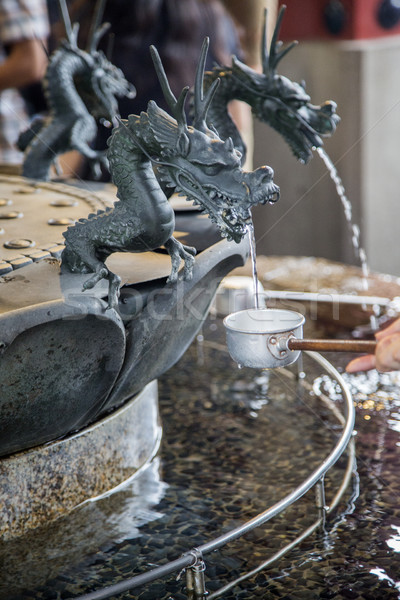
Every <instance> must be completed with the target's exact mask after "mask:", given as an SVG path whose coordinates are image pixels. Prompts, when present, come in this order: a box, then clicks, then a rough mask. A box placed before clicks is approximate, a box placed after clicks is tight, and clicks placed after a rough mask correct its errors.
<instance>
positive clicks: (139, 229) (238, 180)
mask: <svg viewBox="0 0 400 600" xmlns="http://www.w3.org/2000/svg"><path fill="white" fill-rule="evenodd" d="M207 49H208V40H207V39H206V40H205V42H204V44H203V48H202V52H201V56H200V60H199V65H198V69H197V73H196V81H195V87H194V120H193V125H191V126H189V125H188V124H187V120H186V116H185V110H184V107H185V100H186V97H187V94H188V91H189V88H188V87H186V88H184V89H183V90H182V92H181V94H180V96H179V98H178V99H176V98H175V96H174V94H173V93H172V91H171V89H170V86H169V83H168V80H167V77H166V74H165V71H164V69H163V66H162V64H161V61H160V58H159V55H158V53H157V51H156V49H155V48H154V47H152V48H151V53H152V58H153V62H154V65H155V69H156V71H157V75H158V78H159V80H160V83H161V86H162V89H163V93H164V95H165V98H166V100H167V104H168V106H169V108H170V110H171V113H172V116H170V115H169V114H167V113H166V112H165V111H163V110H162V109H160V108H159V107H158V106H157V104H156V103H155V102H154V101H150V102H149V104H148V108H147V112H142V114H141V115H140V116H136V115H130V116H129V117H128V119H127V120H119V126H118V127H116V128H115V129H114V130H113V133H112V135H111V136H110V138H109V140H108V143H109V150H108V159H109V167H110V172H111V177H112V180H113V183H114V184H115V185H116V186H117V188H118V193H117V197H118V198H119V200H118V201H117V202H116V203H115V205H114V207H112V208H110V209H109V210H106V211H99V212H97V213H96V214H92V215H89V216H88V218H87V219H81V220H80V221H79V222H78V223H76V224H75V225H73V226H71V227H69V228H68V229H67V231H66V232H65V233H64V237H65V246H66V247H65V250H64V252H63V254H62V268H63V269H65V268H67V269H68V270H69V271H72V272H76V273H92V275H91V277H90V278H89V279H88V280H87V281H86V282H85V283H84V286H83V287H84V290H87V289H90V288H92V287H94V286H95V285H96V284H97V283H98V282H99V281H100V280H101V279H108V281H109V298H108V302H109V304H108V305H109V307H113V308H116V307H117V304H118V295H119V287H120V278H119V277H118V276H117V275H116V274H114V273H112V272H110V271H109V269H108V268H107V266H106V265H105V260H106V259H107V257H108V256H109V255H110V254H112V253H113V252H146V251H149V250H155V249H157V248H159V247H160V246H164V247H165V249H166V250H167V252H168V254H169V255H170V257H171V263H172V269H171V274H170V276H169V281H176V280H177V277H178V269H179V266H180V261H181V259H183V260H184V261H185V265H184V278H188V279H189V278H190V277H191V275H192V269H193V263H194V255H195V252H196V251H195V249H194V248H192V247H188V246H184V245H182V244H181V243H180V242H179V241H177V240H176V239H175V238H174V237H173V232H174V226H175V217H174V211H173V209H172V207H171V205H170V204H169V202H168V200H167V197H166V196H165V194H164V192H163V190H162V189H161V187H160V183H159V180H160V181H161V182H162V183H163V185H164V186H166V187H170V188H173V189H174V190H175V191H176V192H178V193H179V194H180V195H183V196H185V197H186V198H187V199H188V200H191V201H193V202H194V203H195V204H198V205H201V207H202V210H203V211H204V212H206V213H208V215H209V217H210V218H211V220H212V221H213V222H214V223H215V224H216V226H217V227H218V229H219V231H220V234H221V236H222V237H226V238H227V239H228V240H234V241H236V242H240V241H241V239H242V238H243V237H244V236H245V235H246V233H247V227H248V225H249V224H251V207H252V206H253V205H255V204H258V203H261V204H265V203H267V202H275V201H276V200H277V199H278V198H279V188H278V187H277V186H276V185H275V184H274V182H273V171H272V169H271V168H270V167H267V166H264V167H260V168H258V169H257V170H256V171H253V172H244V171H243V170H242V168H241V164H240V153H239V152H238V151H237V150H236V149H235V147H234V144H233V142H232V140H231V139H227V140H225V141H223V140H221V138H220V137H219V136H218V134H217V132H216V130H215V129H210V128H209V127H208V125H207V122H206V118H207V112H208V110H209V107H210V104H211V101H212V99H213V97H214V94H215V92H216V89H217V87H218V81H216V82H214V83H213V84H212V85H211V86H210V88H209V89H208V91H207V93H206V94H203V77H204V64H205V60H206V55H207ZM153 165H156V167H157V169H156V174H157V175H156V174H155V170H154V169H153Z"/></svg>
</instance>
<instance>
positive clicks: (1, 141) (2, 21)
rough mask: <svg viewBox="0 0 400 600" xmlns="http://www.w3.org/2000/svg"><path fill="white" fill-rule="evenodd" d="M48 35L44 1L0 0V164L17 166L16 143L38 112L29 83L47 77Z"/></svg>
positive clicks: (18, 156) (18, 153)
mask: <svg viewBox="0 0 400 600" xmlns="http://www.w3.org/2000/svg"><path fill="white" fill-rule="evenodd" d="M48 35H49V22H48V13H47V6H46V1H45V0H0V163H2V164H3V165H4V164H12V165H17V164H20V163H21V161H22V154H21V152H19V151H18V150H17V148H16V146H15V142H16V140H17V138H18V135H19V133H20V132H21V131H23V130H24V129H26V127H27V126H28V124H29V114H30V113H34V112H35V107H34V106H32V105H31V103H30V102H29V101H28V98H32V100H33V98H34V94H31V93H30V86H31V84H34V83H35V82H40V81H41V80H42V78H43V76H44V73H45V70H46V65H47V55H46V50H45V48H46V43H47V38H48Z"/></svg>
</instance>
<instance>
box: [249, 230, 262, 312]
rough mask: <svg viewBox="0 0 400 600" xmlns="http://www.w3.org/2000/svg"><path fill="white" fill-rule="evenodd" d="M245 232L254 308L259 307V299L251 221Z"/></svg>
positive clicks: (254, 240) (254, 243)
mask: <svg viewBox="0 0 400 600" xmlns="http://www.w3.org/2000/svg"><path fill="white" fill-rule="evenodd" d="M246 228H247V233H248V236H249V245H250V257H251V266H252V272H253V287H254V308H260V300H259V297H258V275H257V261H256V238H255V235H254V225H253V223H251V224H249V225H246Z"/></svg>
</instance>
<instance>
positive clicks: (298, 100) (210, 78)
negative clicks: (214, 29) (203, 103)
mask: <svg viewBox="0 0 400 600" xmlns="http://www.w3.org/2000/svg"><path fill="white" fill-rule="evenodd" d="M285 9H286V7H285V6H282V7H281V9H280V11H279V15H278V18H277V22H276V26H275V29H274V33H273V36H272V40H271V45H270V51H269V52H268V46H267V33H266V32H267V11H265V13H264V27H263V37H262V44H261V55H262V66H263V72H262V73H257V71H255V70H253V69H251V68H250V67H248V66H247V65H245V64H243V63H242V62H240V61H239V60H238V59H237V58H236V57H232V66H231V67H227V66H222V67H221V66H216V67H215V68H214V69H213V70H212V71H207V72H206V73H205V77H204V84H205V87H207V88H208V87H209V86H211V85H212V84H213V82H214V81H215V80H216V79H219V80H220V85H219V87H218V90H217V92H216V97H215V101H214V102H213V104H212V106H211V107H210V110H209V113H208V121H209V123H212V124H213V126H214V127H215V128H216V129H217V131H218V133H219V135H220V136H221V138H223V139H226V138H228V137H231V138H232V139H233V141H234V144H235V147H236V148H238V149H239V150H240V151H241V152H242V155H243V159H242V160H243V162H244V159H245V155H246V148H245V145H244V143H243V140H242V138H241V136H240V133H239V131H238V130H237V128H236V126H235V124H234V122H233V121H232V119H231V117H230V115H229V113H228V103H229V102H230V101H231V100H234V99H236V100H241V101H243V102H246V103H247V104H249V105H250V106H251V108H252V112H253V114H254V116H255V117H256V118H257V119H259V120H260V121H263V122H264V123H267V124H268V125H270V126H271V127H273V128H274V129H275V130H276V131H277V132H278V133H280V134H281V135H282V137H283V138H284V139H285V140H286V142H287V143H288V144H289V146H290V148H291V149H292V151H293V153H294V155H295V156H296V158H298V159H299V160H300V161H301V162H303V163H307V162H308V161H309V160H310V158H311V157H312V150H313V148H314V147H319V146H322V144H323V141H322V139H321V138H322V137H323V136H329V135H331V134H332V133H334V131H335V129H336V125H337V124H338V122H339V120H340V118H339V117H338V115H337V114H336V104H335V103H334V102H331V101H327V102H325V103H324V104H322V105H321V106H315V105H313V104H311V101H310V100H311V99H310V96H309V95H308V94H307V93H306V91H305V87H304V84H299V83H296V82H293V81H291V80H290V79H288V78H287V77H284V76H282V75H279V74H277V72H276V68H277V66H278V63H279V62H280V61H281V60H282V58H283V57H284V56H286V54H287V53H288V52H289V51H290V50H291V49H292V48H293V47H294V46H295V45H296V44H297V42H292V43H291V44H289V45H288V46H287V47H286V48H283V49H282V42H280V41H278V36H279V31H280V27H281V23H282V19H283V16H284V13H285Z"/></svg>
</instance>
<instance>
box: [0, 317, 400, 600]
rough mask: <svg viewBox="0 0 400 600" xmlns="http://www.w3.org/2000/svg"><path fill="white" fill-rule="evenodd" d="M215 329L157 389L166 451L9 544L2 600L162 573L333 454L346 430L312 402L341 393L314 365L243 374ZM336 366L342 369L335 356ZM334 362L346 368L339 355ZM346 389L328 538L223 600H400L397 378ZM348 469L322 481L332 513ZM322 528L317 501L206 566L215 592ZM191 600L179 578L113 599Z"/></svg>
mask: <svg viewBox="0 0 400 600" xmlns="http://www.w3.org/2000/svg"><path fill="white" fill-rule="evenodd" d="M221 329H222V328H221V323H220V322H219V321H211V320H210V321H208V322H207V323H206V325H205V327H204V329H203V335H204V340H205V341H204V342H203V343H202V344H199V343H198V342H195V343H194V344H193V345H192V346H191V348H190V349H189V350H188V351H187V353H186V354H185V356H184V357H183V359H182V360H181V361H180V362H179V363H178V365H176V366H175V367H174V368H173V369H171V370H170V371H169V372H168V373H167V374H166V375H164V376H163V377H162V378H161V380H160V382H159V396H160V412H161V417H162V422H163V431H164V433H163V442H162V446H161V450H160V452H159V456H158V457H157V459H156V460H155V461H153V463H152V464H151V465H149V467H148V468H147V469H146V470H145V471H143V472H142V474H141V475H140V476H139V477H137V478H136V479H134V480H133V481H132V482H131V483H129V484H128V485H127V486H126V487H125V488H124V489H123V490H121V491H120V492H118V493H115V494H113V495H111V496H109V497H108V498H103V499H101V500H98V501H96V502H92V503H87V504H85V505H83V506H81V507H80V508H78V509H77V510H75V511H74V512H73V513H71V514H70V515H69V516H68V517H65V518H62V519H59V520H58V521H56V522H55V523H52V524H51V525H50V526H49V527H47V528H41V529H38V530H36V531H34V532H33V533H32V534H30V535H29V536H25V537H24V538H23V539H19V540H15V541H13V542H9V543H7V544H2V545H1V547H0V562H1V563H2V565H3V567H2V578H1V582H0V598H1V600H3V599H4V600H5V599H7V600H22V599H23V600H33V599H35V600H36V599H39V600H40V599H42V600H50V599H60V600H61V599H67V598H71V599H72V598H76V597H78V596H79V595H81V594H84V593H88V592H90V591H94V590H98V589H100V588H102V587H105V586H107V585H111V584H114V583H117V582H118V581H122V580H124V579H127V578H129V577H132V576H134V575H137V574H139V573H142V572H144V571H146V570H148V569H150V568H152V567H154V566H156V565H159V564H165V563H166V562H167V561H168V560H172V559H176V558H178V557H179V556H180V555H181V554H182V553H183V552H185V551H188V550H190V549H191V548H193V547H195V546H198V545H200V544H202V543H204V542H206V541H208V540H212V539H213V538H215V537H217V536H218V535H220V534H221V533H222V532H226V531H229V530H230V529H232V528H234V527H236V526H238V525H239V524H241V523H243V522H245V521H246V520H248V519H250V518H252V517H254V516H256V515H257V514H258V513H260V512H262V511H264V510H265V509H266V508H268V507H270V506H271V505H273V504H274V503H275V502H277V501H278V500H280V499H281V498H282V497H283V496H285V494H287V493H289V492H290V491H291V490H292V489H293V488H295V487H296V486H298V485H299V484H300V483H301V482H302V481H303V480H304V479H305V478H306V477H307V476H308V475H310V473H311V472H312V471H313V469H315V468H316V467H317V466H318V465H319V464H320V462H322V460H323V459H324V458H325V457H326V456H327V455H328V454H329V452H330V451H331V449H332V448H333V445H334V443H335V441H336V440H337V438H338V436H339V435H340V432H341V427H340V426H339V425H338V422H337V420H336V418H335V416H334V415H333V413H332V411H331V410H330V409H329V408H328V407H327V405H326V404H325V403H323V402H321V399H320V398H319V397H318V395H317V394H316V393H315V392H317V393H318V392H319V391H323V392H324V393H325V394H326V395H328V396H330V397H331V398H332V400H333V401H334V402H335V403H336V404H337V405H338V406H339V407H341V405H342V403H341V400H340V395H339V394H338V389H337V386H336V384H335V383H334V382H333V381H332V380H331V379H330V378H329V377H328V376H327V375H326V374H324V373H323V372H322V369H321V367H319V366H318V365H316V364H315V363H314V362H313V361H312V360H311V359H309V358H308V357H306V358H305V360H304V369H305V371H306V373H307V377H306V379H305V381H306V385H304V384H301V385H299V384H298V383H297V382H296V378H295V376H294V375H293V374H295V373H296V370H297V366H296V365H294V366H293V367H290V368H289V369H285V370H284V371H283V370H282V371H281V370H274V371H270V372H267V371H265V372H262V371H254V370H253V371H252V370H248V369H242V370H239V369H238V368H237V367H236V365H235V364H234V363H233V362H232V360H231V359H230V357H229V355H228V354H227V352H226V349H225V342H224V334H223V332H222V330H221ZM329 358H330V359H331V360H332V361H333V362H334V363H335V365H337V364H338V362H339V361H338V360H337V357H336V356H334V355H332V354H331V355H329ZM340 360H341V362H342V364H343V365H344V364H345V362H346V360H345V357H343V356H342V357H341V358H340ZM291 373H292V375H291ZM346 379H347V381H348V382H349V384H350V385H351V388H352V390H353V393H354V400H355V403H356V410H357V417H356V429H357V432H358V435H357V439H356V452H357V475H356V476H355V477H354V481H353V485H352V486H351V487H350V489H349V490H348V491H347V492H346V494H345V495H344V497H343V499H342V500H341V502H340V504H339V507H338V509H337V510H336V512H335V513H334V514H332V515H331V516H330V518H329V521H328V523H327V528H326V531H325V533H319V534H318V533H317V534H312V535H311V536H310V537H309V538H307V539H306V540H305V541H304V542H303V543H302V544H301V545H300V546H297V547H296V548H295V549H294V550H292V551H291V552H289V553H288V554H287V555H286V556H285V557H283V558H281V559H280V560H279V561H277V562H276V563H274V564H273V565H272V566H270V567H268V568H267V569H265V570H263V571H261V572H259V573H257V574H255V575H254V576H252V577H251V578H250V579H248V580H246V581H243V582H241V583H240V584H238V585H236V586H235V587H233V588H232V589H230V590H229V591H226V592H225V593H224V594H223V595H222V596H221V597H222V598H224V599H226V600H236V599H242V598H243V599H252V598H263V599H264V600H268V599H278V598H279V599H281V600H297V599H301V600H311V599H314V598H315V599H320V598H323V599H334V600H335V599H337V600H338V599H355V600H375V599H381V598H382V599H385V600H392V599H395V598H399V597H400V560H399V551H400V505H399V502H398V498H399V496H400V412H399V405H400V400H399V394H398V389H399V383H400V376H399V374H392V375H385V376H380V377H378V376H377V375H376V374H371V375H368V376H366V375H362V376H346ZM308 386H311V387H312V386H313V388H314V392H313V391H311V392H310V391H309V389H308ZM346 464H347V459H346V458H345V457H344V458H342V459H339V461H338V463H337V465H336V466H335V467H334V468H333V469H332V471H330V472H329V473H328V475H327V476H326V500H327V503H328V504H329V501H330V498H332V497H333V495H334V494H335V493H336V491H337V489H338V487H339V485H340V483H341V480H342V477H343V473H344V469H345V468H346ZM358 484H359V488H358ZM358 489H359V494H358ZM316 518H317V512H316V508H315V499H314V493H313V490H311V491H310V492H309V493H307V494H306V496H305V497H303V498H302V499H301V500H300V501H298V502H297V503H296V504H295V505H294V506H292V507H290V508H288V509H287V510H286V512H285V513H284V514H283V515H279V516H278V517H276V518H274V519H272V520H271V521H270V522H268V523H267V524H265V525H263V526H261V527H259V528H257V529H255V530H253V531H252V532H250V533H248V534H247V535H246V536H244V537H243V538H241V539H239V540H236V541H235V542H233V543H231V544H229V545H228V546H225V547H224V548H222V549H220V550H218V551H216V552H213V553H211V554H208V555H206V556H205V561H206V567H207V568H206V573H205V575H206V585H207V589H208V590H209V592H210V593H211V594H212V593H213V592H214V591H216V590H217V589H218V588H220V587H221V586H223V585H225V584H227V583H228V582H230V581H232V580H234V579H235V578H237V577H239V576H241V575H243V574H244V573H246V572H248V571H250V570H252V569H255V568H256V567H257V566H258V565H259V564H261V563H262V562H263V561H265V560H267V559H268V558H269V557H270V556H271V555H272V554H274V552H276V551H277V550H279V549H280V548H281V547H282V546H284V545H285V544H286V543H288V542H290V541H292V540H293V539H294V538H295V537H296V535H298V534H299V533H301V532H302V531H303V530H304V529H305V528H306V527H308V526H309V525H311V524H312V523H313V522H314V521H315V520H316ZM186 597H187V596H186V593H185V584H184V577H183V579H181V580H180V581H176V578H175V576H174V575H171V576H169V577H167V578H165V579H161V580H158V581H155V582H153V583H152V584H150V585H147V586H146V587H144V588H139V589H136V590H133V591H132V592H125V593H123V594H120V595H119V596H118V598H121V599H128V598H136V599H139V600H183V599H185V598H186ZM114 598H116V599H117V596H114Z"/></svg>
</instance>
